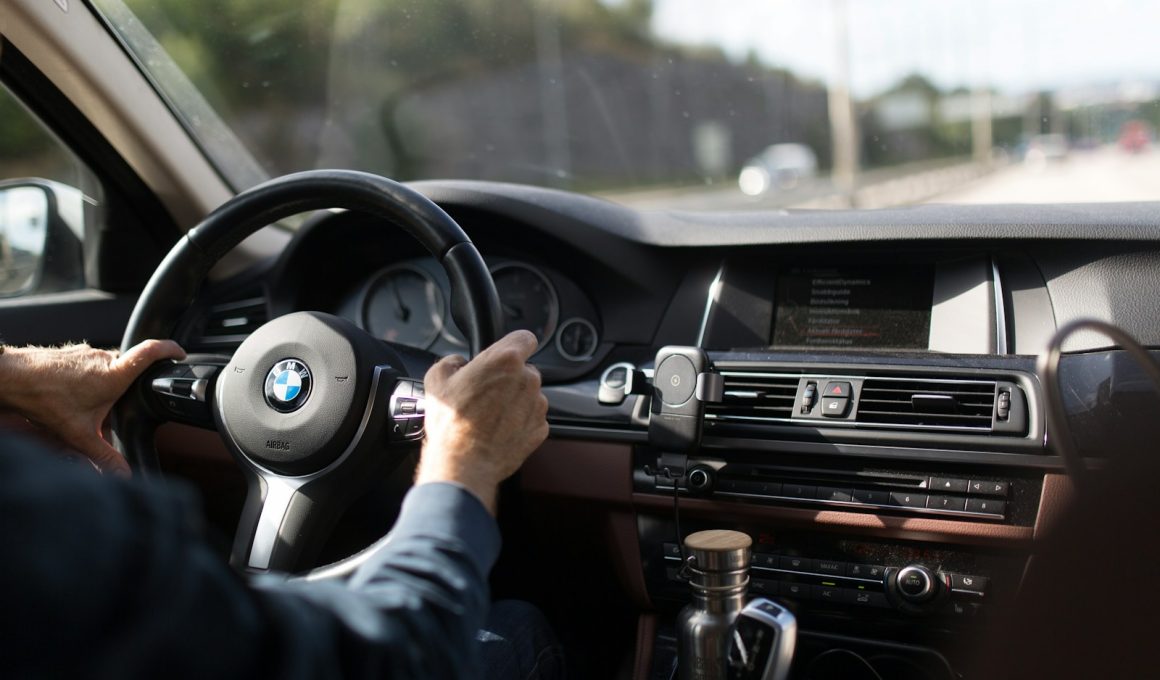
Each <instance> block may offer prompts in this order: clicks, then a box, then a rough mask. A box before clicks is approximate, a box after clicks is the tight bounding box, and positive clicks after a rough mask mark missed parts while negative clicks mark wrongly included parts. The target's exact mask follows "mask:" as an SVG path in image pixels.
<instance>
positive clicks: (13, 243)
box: [0, 86, 101, 298]
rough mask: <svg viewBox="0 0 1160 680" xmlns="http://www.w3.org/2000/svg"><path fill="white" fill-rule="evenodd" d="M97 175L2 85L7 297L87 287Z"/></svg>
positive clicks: (0, 184) (0, 252)
mask: <svg viewBox="0 0 1160 680" xmlns="http://www.w3.org/2000/svg"><path fill="white" fill-rule="evenodd" d="M100 199H101V191H100V184H99V183H98V182H97V180H96V177H95V176H94V175H93V173H92V172H91V171H90V170H89V169H88V168H87V167H85V165H84V164H83V163H81V161H80V160H79V159H77V157H76V156H74V155H73V154H72V152H71V151H69V149H68V147H66V146H65V145H64V144H63V143H61V141H60V140H59V139H57V137H56V136H55V135H53V134H52V132H50V131H49V130H48V129H47V128H45V127H44V126H43V125H42V124H41V122H40V121H39V120H38V119H37V118H36V116H34V115H33V114H32V113H31V112H29V111H28V110H27V109H26V108H25V107H24V106H23V104H21V102H20V101H19V100H18V99H16V98H15V97H14V96H13V95H12V94H11V93H10V92H9V91H8V90H7V89H5V88H3V87H2V86H0V298H12V297H19V296H27V295H35V294H41V293H51V292H59V291H66V290H74V289H77V288H83V287H84V285H85V277H84V253H83V245H84V236H85V230H86V226H87V224H88V223H89V222H91V221H92V220H94V219H96V216H97V214H98V212H99V208H100V205H101V200H100Z"/></svg>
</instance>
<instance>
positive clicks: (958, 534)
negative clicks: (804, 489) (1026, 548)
mask: <svg viewBox="0 0 1160 680" xmlns="http://www.w3.org/2000/svg"><path fill="white" fill-rule="evenodd" d="M632 500H633V504H634V505H636V507H637V508H640V509H647V510H651V511H656V512H664V513H671V512H672V508H673V500H672V498H671V497H669V496H654V495H651V494H643V493H635V494H633V496H632ZM681 512H682V513H688V514H689V515H691V516H694V517H698V516H699V517H711V518H713V519H718V520H724V519H726V518H733V519H738V520H758V521H762V522H771V523H776V524H781V525H786V526H792V527H795V528H800V527H807V528H812V529H821V530H826V531H844V532H853V533H857V534H864V535H869V536H878V537H882V538H895V539H906V540H917V541H932V542H942V543H946V542H954V543H960V544H969V545H1005V546H1006V545H1014V544H1020V543H1026V542H1030V541H1031V539H1032V538H1033V536H1034V533H1033V530H1032V529H1031V528H1030V527H1016V526H1009V525H1004V524H986V523H983V522H959V521H953V520H945V519H928V518H917V517H895V516H892V515H875V514H870V513H860V512H840V511H835V510H807V509H804V508H790V507H774V506H765V505H750V504H744V503H722V502H718V501H710V500H705V499H700V498H688V499H684V498H683V499H681Z"/></svg>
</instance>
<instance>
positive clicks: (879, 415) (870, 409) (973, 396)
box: [857, 378, 995, 431]
mask: <svg viewBox="0 0 1160 680" xmlns="http://www.w3.org/2000/svg"><path fill="white" fill-rule="evenodd" d="M994 409H995V383H993V382H983V381H977V380H974V381H959V380H954V379H948V380H946V381H942V380H913V379H910V380H908V379H902V380H892V379H889V378H867V379H866V380H865V381H864V382H863V383H862V391H861V394H860V395H859V399H858V417H857V421H858V422H859V423H866V424H882V425H895V426H897V425H913V426H915V427H921V428H938V427H948V428H949V427H953V428H956V429H959V428H964V427H965V428H971V429H978V430H980V431H990V430H991V416H992V413H993V412H994Z"/></svg>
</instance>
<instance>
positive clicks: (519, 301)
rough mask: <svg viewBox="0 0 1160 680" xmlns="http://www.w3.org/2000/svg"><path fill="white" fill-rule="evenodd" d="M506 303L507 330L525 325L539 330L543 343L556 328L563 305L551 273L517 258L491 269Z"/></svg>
mask: <svg viewBox="0 0 1160 680" xmlns="http://www.w3.org/2000/svg"><path fill="white" fill-rule="evenodd" d="M491 277H492V278H493V279H495V287H496V290H498V291H499V302H500V306H501V307H503V319H504V332H505V333H510V332H512V331H514V330H519V329H524V330H529V331H531V332H532V333H535V335H536V340H538V341H539V343H540V347H543V346H544V343H545V342H547V341H548V339H549V338H551V337H552V334H553V333H555V332H556V321H557V320H558V319H559V316H560V305H559V302H558V299H557V297H556V289H555V288H553V287H552V283H551V282H550V281H548V277H546V276H544V274H543V273H542V272H541V271H540V270H538V269H535V268H534V267H529V266H528V265H526V264H519V263H515V262H511V263H507V264H501V265H499V266H497V267H495V268H493V269H492V270H491Z"/></svg>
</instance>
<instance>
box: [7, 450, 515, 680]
mask: <svg viewBox="0 0 1160 680" xmlns="http://www.w3.org/2000/svg"><path fill="white" fill-rule="evenodd" d="M36 448H37V447H35V446H33V445H30V444H28V443H27V442H24V441H22V440H20V439H17V438H14V437H0V540H2V541H3V543H2V545H3V546H4V547H3V551H4V555H3V559H0V598H2V605H3V606H0V674H2V675H4V676H5V677H22V676H28V677H46V676H56V677H116V678H133V677H199V678H201V677H216V678H233V677H238V678H241V677H246V678H254V677H278V678H291V679H292V678H372V677H373V678H383V677H389V678H465V677H476V676H478V675H479V673H478V664H477V662H476V654H477V649H476V644H475V642H474V637H475V633H476V631H477V630H478V628H479V627H480V625H481V624H482V623H483V619H484V617H485V615H486V610H487V605H488V601H489V595H488V589H487V574H488V571H489V570H490V569H491V566H492V564H493V562H494V561H495V558H496V556H497V554H498V551H499V532H498V529H497V528H496V525H495V522H494V520H493V519H492V517H491V516H490V515H489V514H488V513H487V511H486V510H485V509H484V507H483V506H482V504H481V503H480V502H479V501H478V499H476V498H475V497H474V496H473V495H472V494H470V493H469V492H467V491H465V490H463V489H461V488H459V487H456V486H453V485H448V484H428V485H423V486H419V487H415V488H414V489H412V490H411V491H410V493H409V494H408V496H407V498H406V500H405V501H404V504H403V511H402V513H401V515H400V517H399V520H398V522H397V524H396V526H395V528H394V530H393V531H392V538H391V540H390V541H388V542H387V543H386V545H385V546H384V547H383V548H382V549H381V550H380V551H379V552H378V553H377V554H376V555H375V556H374V557H372V559H371V560H369V561H368V562H367V563H366V564H364V565H363V567H361V568H360V570H359V571H358V572H357V573H356V574H355V575H354V577H352V579H351V581H350V583H349V584H343V583H337V582H330V583H327V582H316V583H302V582H287V581H277V582H275V581H272V580H270V581H258V582H254V583H251V582H248V581H247V580H246V579H244V578H242V577H240V576H239V575H237V574H236V573H234V572H233V571H232V570H231V569H230V568H229V567H228V566H227V565H226V564H225V563H224V562H223V561H222V560H221V559H220V557H218V556H217V555H216V554H214V553H213V552H212V551H211V550H210V549H209V548H208V547H207V545H206V544H205V543H204V542H203V541H202V540H200V532H199V531H198V526H197V523H196V522H195V521H193V519H192V518H194V517H196V516H197V513H196V512H195V511H193V510H192V509H191V508H192V507H193V503H192V502H191V499H190V495H189V493H188V492H184V491H181V490H180V489H176V490H175V489H160V488H158V487H156V486H147V485H143V484H140V483H137V482H126V481H121V480H111V479H108V478H102V477H98V476H96V475H95V474H93V473H92V472H91V471H89V470H86V469H83V468H82V467H81V466H77V465H69V464H66V463H62V462H60V461H56V460H50V459H49V458H47V456H46V455H45V454H44V453H43V452H40V451H38V450H36Z"/></svg>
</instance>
